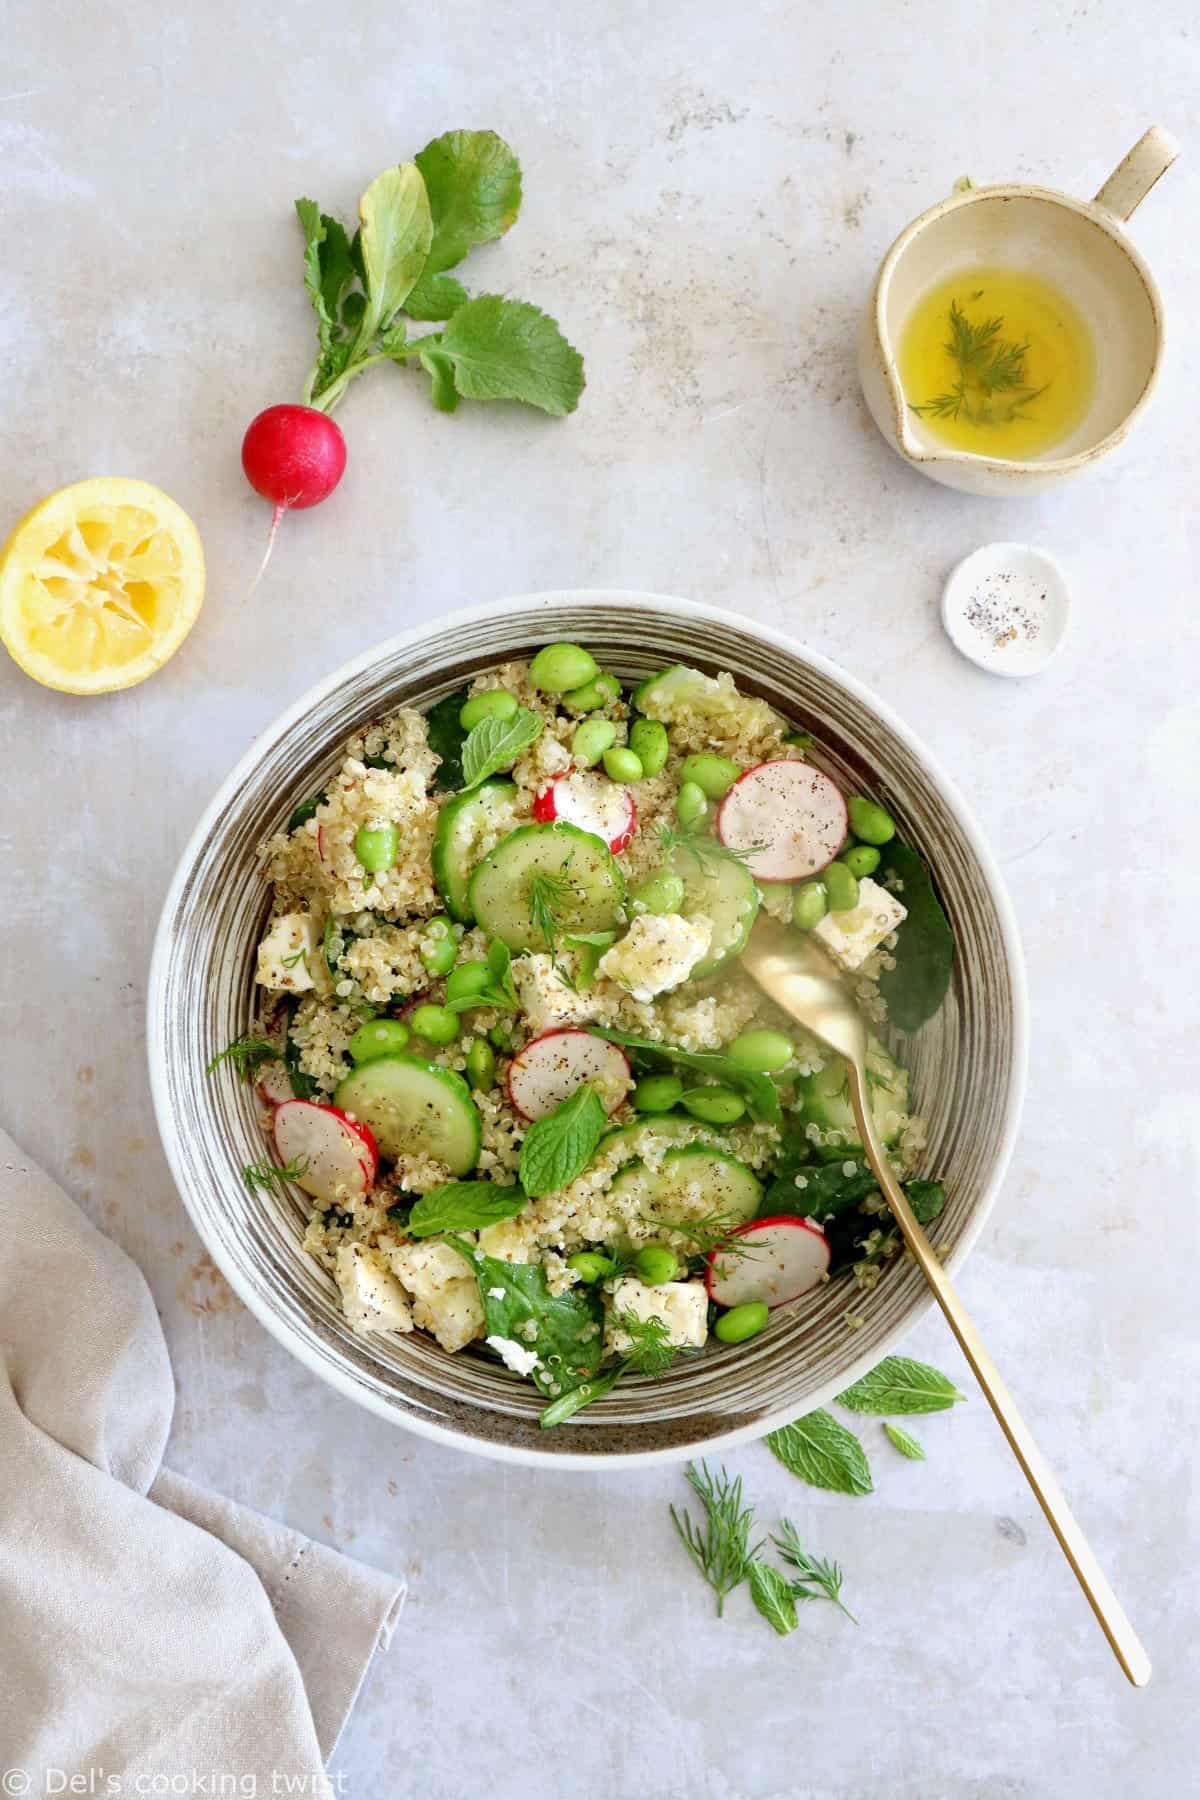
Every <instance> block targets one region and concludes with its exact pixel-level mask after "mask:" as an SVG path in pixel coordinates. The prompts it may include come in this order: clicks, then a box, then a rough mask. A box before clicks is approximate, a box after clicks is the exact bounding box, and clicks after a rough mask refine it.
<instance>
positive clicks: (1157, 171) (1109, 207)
mask: <svg viewBox="0 0 1200 1800" xmlns="http://www.w3.org/2000/svg"><path fill="white" fill-rule="evenodd" d="M1178 155H1179V145H1178V144H1177V143H1176V141H1175V139H1174V138H1173V137H1172V136H1171V134H1170V132H1169V131H1164V130H1163V129H1162V127H1161V126H1159V125H1152V126H1151V127H1150V130H1149V131H1147V132H1144V133H1143V135H1142V136H1141V137H1140V138H1139V139H1138V141H1137V143H1136V144H1135V145H1134V146H1133V149H1132V150H1131V151H1130V152H1129V154H1128V156H1126V157H1125V158H1124V160H1123V161H1122V162H1119V163H1118V164H1117V166H1116V168H1115V169H1114V170H1113V172H1112V174H1111V175H1110V176H1109V178H1108V180H1107V181H1106V182H1105V183H1104V186H1103V187H1102V188H1101V189H1100V192H1099V193H1098V194H1097V195H1096V197H1095V204H1096V205H1097V206H1102V207H1103V208H1104V209H1105V211H1106V212H1110V213H1115V214H1116V216H1117V218H1118V219H1128V218H1129V217H1130V215H1131V214H1132V213H1133V212H1135V211H1136V210H1137V208H1138V207H1139V206H1140V205H1141V204H1142V201H1143V200H1144V199H1145V198H1146V195H1147V194H1148V193H1149V192H1150V189H1151V188H1152V187H1153V186H1154V184H1155V182H1156V181H1158V180H1159V179H1160V177H1161V176H1163V175H1165V174H1166V172H1167V170H1168V169H1169V168H1170V166H1171V164H1172V163H1173V162H1174V161H1175V158H1176V157H1177V156H1178Z"/></svg>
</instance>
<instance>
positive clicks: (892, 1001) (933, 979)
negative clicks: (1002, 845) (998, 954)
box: [879, 843, 954, 1031]
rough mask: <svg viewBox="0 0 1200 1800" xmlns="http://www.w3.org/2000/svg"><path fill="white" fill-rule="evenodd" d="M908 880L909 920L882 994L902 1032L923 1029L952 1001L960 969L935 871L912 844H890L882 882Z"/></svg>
mask: <svg viewBox="0 0 1200 1800" xmlns="http://www.w3.org/2000/svg"><path fill="white" fill-rule="evenodd" d="M888 875H894V876H895V877H896V878H897V880H899V881H901V882H903V884H904V885H903V889H902V891H901V893H900V895H899V899H900V900H901V902H902V903H903V905H904V906H906V907H907V909H908V917H907V918H906V919H905V920H904V922H903V924H901V925H900V927H899V928H898V931H897V934H896V948H895V951H894V952H893V954H894V956H895V960H896V966H895V968H894V969H884V970H883V972H882V974H881V975H880V977H879V991H880V993H881V994H882V995H883V998H884V1000H885V1001H886V1002H887V1009H888V1018H889V1020H890V1021H891V1023H892V1024H893V1025H895V1026H898V1027H899V1029H900V1030H901V1031H919V1030H920V1028H921V1026H922V1025H924V1023H925V1021H926V1020H927V1019H932V1017H933V1015H934V1013H935V1012H936V1011H937V1009H938V1007H939V1006H940V1005H941V1004H942V1001H943V1000H944V999H945V997H946V989H947V988H948V987H949V986H950V975H951V971H952V970H953V968H954V934H953V932H952V931H951V930H950V923H949V920H948V919H947V918H946V915H945V913H944V912H943V911H942V907H941V902H940V901H939V900H938V897H937V895H936V894H935V893H934V891H933V882H932V880H931V879H930V875H929V870H928V868H927V867H926V865H925V864H924V863H923V862H922V860H921V858H920V857H919V856H918V855H917V853H916V851H915V850H910V849H909V848H908V846H907V844H897V843H891V844H887V845H885V846H884V850H883V860H882V862H881V864H880V869H879V879H880V880H881V881H882V880H883V879H884V878H885V877H886V876H888Z"/></svg>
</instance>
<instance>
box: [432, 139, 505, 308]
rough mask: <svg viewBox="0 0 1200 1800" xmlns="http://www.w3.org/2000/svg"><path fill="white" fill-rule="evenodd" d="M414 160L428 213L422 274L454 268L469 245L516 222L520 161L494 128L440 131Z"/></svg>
mask: <svg viewBox="0 0 1200 1800" xmlns="http://www.w3.org/2000/svg"><path fill="white" fill-rule="evenodd" d="M415 161H416V165H417V167H418V169H420V171H421V174H422V176H423V177H424V180H425V187H426V191H427V192H428V194H429V210H430V213H431V215H432V217H433V243H432V244H431V245H430V249H429V261H428V263H427V264H426V274H437V273H438V272H439V271H440V270H442V269H453V268H454V267H456V265H457V264H458V263H460V262H461V261H462V259H463V257H464V256H465V255H466V254H467V251H468V250H469V249H470V248H471V247H472V245H473V244H487V243H490V242H491V241H492V239H493V238H498V237H503V235H504V233H505V232H506V231H507V230H508V228H509V226H510V225H513V224H515V222H516V217H517V213H518V212H519V211H520V208H521V165H520V163H519V162H518V161H517V159H516V156H515V155H514V154H513V152H512V151H511V150H510V149H509V147H508V145H507V144H506V143H505V142H504V139H503V138H501V137H497V135H496V133H495V132H494V131H447V132H444V133H443V135H442V136H441V137H438V138H434V140H433V142H432V143H431V144H426V146H425V148H424V149H423V150H421V151H418V153H417V156H416V158H415ZM454 285H456V286H457V283H455V284H454ZM409 310H411V309H409ZM419 316H420V315H419V314H416V313H414V314H413V317H414V318H417V317H419ZM429 316H430V317H436V318H439V319H444V318H446V317H447V316H448V315H447V314H446V313H437V314H430V315H429Z"/></svg>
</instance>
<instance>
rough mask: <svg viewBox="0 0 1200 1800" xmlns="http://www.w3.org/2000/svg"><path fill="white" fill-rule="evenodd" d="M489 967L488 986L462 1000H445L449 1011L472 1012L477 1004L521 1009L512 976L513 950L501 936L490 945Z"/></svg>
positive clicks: (505, 1009) (501, 1008)
mask: <svg viewBox="0 0 1200 1800" xmlns="http://www.w3.org/2000/svg"><path fill="white" fill-rule="evenodd" d="M487 967H488V985H487V987H485V988H481V989H480V991H479V993H477V994H468V995H467V996H466V998H465V999H462V1000H444V1001H443V1002H442V1004H443V1005H444V1006H445V1008H446V1010H447V1012H453V1013H463V1012H472V1011H474V1009H475V1008H476V1007H477V1006H495V1007H497V1008H499V1010H500V1011H501V1012H519V1011H520V1009H521V1002H520V1001H519V1000H518V998H517V990H516V986H515V984H514V982H513V978H512V952H511V951H510V950H509V947H508V945H507V944H506V943H504V942H502V940H501V939H500V938H493V939H492V941H491V943H490V944H489V945H488V953H487Z"/></svg>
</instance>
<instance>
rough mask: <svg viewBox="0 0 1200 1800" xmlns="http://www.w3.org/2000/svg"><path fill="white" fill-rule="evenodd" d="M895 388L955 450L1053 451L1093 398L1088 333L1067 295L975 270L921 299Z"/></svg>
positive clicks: (1023, 455) (1022, 277)
mask: <svg viewBox="0 0 1200 1800" xmlns="http://www.w3.org/2000/svg"><path fill="white" fill-rule="evenodd" d="M899 369H900V385H901V387H902V388H903V390H904V397H905V399H906V401H907V402H908V405H909V407H910V408H911V410H912V411H913V412H914V413H916V414H917V415H918V417H919V418H920V420H921V422H922V424H923V425H924V427H925V429H926V431H927V432H928V433H929V435H930V436H932V437H935V438H938V439H940V440H941V442H943V443H945V444H948V445H950V446H951V447H952V448H954V449H956V450H974V451H975V452H977V453H978V454H980V455H983V456H1000V457H1011V458H1014V459H1022V460H1024V459H1028V458H1031V457H1037V456H1041V455H1044V454H1046V453H1049V452H1052V451H1053V450H1054V448H1055V446H1057V445H1060V444H1062V443H1064V442H1065V440H1066V439H1067V438H1069V437H1070V435H1071V433H1072V432H1073V431H1074V430H1075V429H1076V427H1077V426H1078V425H1079V424H1080V422H1081V421H1082V419H1083V417H1084V415H1085V414H1086V412H1087V409H1088V404H1089V402H1090V400H1091V396H1092V388H1093V382H1094V375H1095V353H1094V351H1093V347H1092V340H1091V336H1090V334H1089V332H1088V329H1087V326H1086V325H1085V324H1084V322H1083V320H1082V318H1081V317H1080V315H1079V312H1078V311H1077V309H1076V308H1075V306H1074V305H1073V304H1072V303H1071V301H1070V300H1068V298H1067V296H1066V295H1065V294H1064V293H1062V292H1061V291H1060V290H1059V289H1058V288H1056V287H1054V286H1052V285H1051V283H1050V282H1048V281H1045V280H1043V279H1042V277H1041V276H1040V275H1033V274H1030V273H1029V272H1028V271H1027V270H1022V269H1000V268H975V269H966V270H960V271H959V273H958V274H956V275H954V276H952V277H951V278H950V279H948V280H946V281H942V282H939V283H938V284H937V285H936V286H935V287H933V288H930V289H929V291H928V292H927V293H925V294H923V295H922V296H921V298H920V299H919V300H918V301H917V303H916V305H915V306H914V307H913V310H912V312H911V313H910V315H909V317H908V320H907V322H906V324H905V326H904V329H903V332H902V333H901V340H900V356H899Z"/></svg>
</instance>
